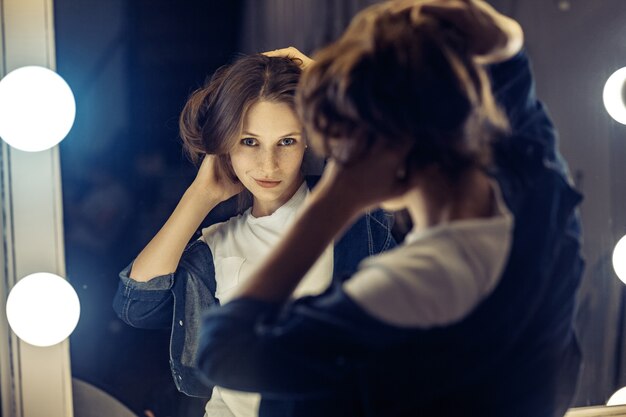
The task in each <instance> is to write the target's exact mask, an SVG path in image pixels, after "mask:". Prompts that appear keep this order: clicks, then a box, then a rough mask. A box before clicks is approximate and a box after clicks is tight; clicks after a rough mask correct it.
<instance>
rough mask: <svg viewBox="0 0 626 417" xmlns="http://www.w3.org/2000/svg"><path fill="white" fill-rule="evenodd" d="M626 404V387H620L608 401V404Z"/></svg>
mask: <svg viewBox="0 0 626 417" xmlns="http://www.w3.org/2000/svg"><path fill="white" fill-rule="evenodd" d="M623 404H626V387H623V388H620V389H618V390H617V391H616V392H615V394H613V395H611V398H609V400H608V401H607V402H606V405H623Z"/></svg>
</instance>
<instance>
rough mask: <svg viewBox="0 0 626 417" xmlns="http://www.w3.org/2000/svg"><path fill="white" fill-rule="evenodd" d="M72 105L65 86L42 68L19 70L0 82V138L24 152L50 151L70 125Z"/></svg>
mask: <svg viewBox="0 0 626 417" xmlns="http://www.w3.org/2000/svg"><path fill="white" fill-rule="evenodd" d="M75 115H76V102H75V101H74V94H72V90H71V89H70V87H69V85H67V83H66V82H65V80H63V78H61V76H60V75H58V74H57V73H56V72H54V71H51V70H49V69H47V68H44V67H35V66H29V67H22V68H18V69H16V70H14V71H11V72H10V73H8V74H7V75H6V76H5V77H4V78H3V79H2V80H0V137H1V138H2V139H4V141H5V142H7V143H8V144H9V145H11V146H12V147H14V148H16V149H20V150H22V151H28V152H37V151H43V150H46V149H49V148H52V147H53V146H55V145H56V144H58V143H59V142H61V140H63V138H65V136H67V134H68V133H69V131H70V129H71V128H72V124H73V123H74V116H75Z"/></svg>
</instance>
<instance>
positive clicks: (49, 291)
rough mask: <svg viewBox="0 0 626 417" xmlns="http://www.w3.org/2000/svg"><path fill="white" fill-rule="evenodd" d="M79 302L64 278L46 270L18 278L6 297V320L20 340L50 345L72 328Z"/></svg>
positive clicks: (63, 337)
mask: <svg viewBox="0 0 626 417" xmlns="http://www.w3.org/2000/svg"><path fill="white" fill-rule="evenodd" d="M79 315H80V303H79V301H78V295H77V294H76V291H74V288H73V287H72V286H71V285H70V283H69V282H67V281H66V280H65V279H63V278H61V277H60V276H58V275H54V274H50V273H47V272H38V273H35V274H31V275H28V276H26V277H24V278H22V279H21V280H19V281H18V283H17V284H15V286H14V287H13V288H12V289H11V292H10V293H9V297H8V298H7V320H8V321H9V325H10V326H11V329H13V331H14V332H15V334H16V335H17V336H18V337H19V338H20V339H22V340H23V341H25V342H27V343H30V344H31V345H35V346H52V345H55V344H57V343H59V342H61V341H63V340H65V339H66V338H67V337H68V336H69V335H70V334H71V333H72V331H73V330H74V328H75V327H76V324H77V323H78V317H79Z"/></svg>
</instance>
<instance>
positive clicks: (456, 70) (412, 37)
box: [297, 5, 507, 180]
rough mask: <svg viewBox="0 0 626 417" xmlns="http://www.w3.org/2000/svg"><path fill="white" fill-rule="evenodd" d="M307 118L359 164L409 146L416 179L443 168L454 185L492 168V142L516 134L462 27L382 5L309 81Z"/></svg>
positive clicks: (303, 92)
mask: <svg viewBox="0 0 626 417" xmlns="http://www.w3.org/2000/svg"><path fill="white" fill-rule="evenodd" d="M300 85H301V87H300V90H299V93H298V97H297V102H298V111H299V114H300V116H301V118H302V119H303V122H304V125H305V127H306V128H307V129H308V130H309V131H310V132H315V133H317V135H313V136H318V137H321V138H322V139H321V141H317V142H314V143H312V145H313V146H314V147H315V148H316V149H317V150H318V151H321V152H322V153H323V154H324V155H326V156H330V155H331V154H332V151H331V146H330V143H331V142H332V141H334V142H335V144H341V145H342V146H343V148H344V150H345V148H347V149H349V151H348V154H349V157H348V159H347V160H345V161H344V162H349V160H350V159H354V158H358V157H359V155H360V154H361V153H363V152H367V151H368V149H370V147H371V145H372V144H373V143H374V142H376V141H379V140H383V141H386V142H388V143H389V144H390V145H391V146H393V144H394V143H404V144H406V143H409V144H410V146H411V151H410V153H409V156H408V159H407V163H406V170H407V172H410V171H412V170H417V169H420V168H423V167H426V166H428V165H432V164H436V165H438V166H439V167H440V168H441V170H442V172H443V173H444V174H446V175H448V177H449V178H450V179H451V180H456V178H458V176H459V175H460V174H461V173H462V172H464V171H465V170H466V169H467V168H470V167H474V166H483V165H486V164H487V163H488V162H489V160H490V146H489V144H490V142H491V140H492V138H493V137H494V136H496V135H498V134H500V133H503V132H504V131H506V129H507V122H506V118H505V117H504V115H503V113H502V112H501V111H500V110H499V108H498V107H497V106H496V104H495V100H494V98H493V96H492V94H491V92H490V84H489V80H488V78H487V75H486V73H485V70H484V69H483V68H482V67H481V66H479V65H477V64H476V63H475V62H474V61H473V59H472V57H471V56H470V54H469V53H468V52H467V47H466V45H465V42H464V39H463V37H462V36H460V34H459V33H457V32H456V31H455V30H454V29H453V28H452V27H450V26H448V25H446V24H444V23H442V22H440V21H438V20H436V19H434V18H432V17H429V16H425V15H418V16H416V17H415V18H412V17H411V10H410V9H407V10H405V11H401V12H391V11H389V10H386V8H385V7H381V6H380V5H375V6H373V7H372V8H370V9H366V10H364V11H363V12H361V13H360V14H359V15H357V17H356V18H355V19H354V20H353V23H352V24H351V26H350V27H349V28H348V29H347V31H346V32H345V33H344V35H343V36H342V37H341V38H340V39H339V40H338V41H337V42H335V43H334V44H332V45H330V46H328V47H326V48H325V49H322V50H321V51H320V52H319V53H318V54H317V55H316V56H315V64H314V65H313V66H312V67H311V68H310V70H308V71H307V72H306V73H305V74H304V76H303V78H302V80H301V84H300Z"/></svg>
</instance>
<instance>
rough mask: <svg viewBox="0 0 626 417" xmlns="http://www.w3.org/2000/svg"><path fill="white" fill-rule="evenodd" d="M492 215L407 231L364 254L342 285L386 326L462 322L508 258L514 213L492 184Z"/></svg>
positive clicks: (492, 285)
mask: <svg viewBox="0 0 626 417" xmlns="http://www.w3.org/2000/svg"><path fill="white" fill-rule="evenodd" d="M492 189H493V192H494V197H495V199H494V200H495V207H494V215H493V216H492V217H489V218H481V219H470V220H459V221H453V222H449V223H445V224H440V225H437V226H435V227H432V228H428V229H425V230H414V231H412V232H411V233H409V234H408V235H407V236H406V238H405V241H404V243H403V244H402V245H400V246H398V247H397V248H395V249H393V250H391V251H389V252H386V253H383V254H380V255H377V256H374V257H370V258H367V259H365V260H363V261H362V262H361V264H360V265H359V271H358V272H357V273H356V274H355V275H354V276H353V277H352V278H351V279H349V280H348V281H346V282H345V283H344V285H343V288H344V290H345V292H346V293H347V295H348V296H349V297H350V298H352V299H353V300H354V301H355V302H356V303H357V304H358V305H359V306H361V307H362V308H363V309H364V310H365V311H366V312H367V313H368V314H370V315H371V316H373V317H375V318H377V319H378V320H380V321H383V322H385V323H387V324H390V325H395V326H401V327H419V328H430V327H435V326H444V325H449V324H452V323H454V322H456V321H459V320H461V319H462V318H464V317H466V316H467V315H468V314H470V313H471V312H472V310H473V309H474V308H475V307H476V306H477V305H478V304H479V303H480V302H481V301H482V300H484V299H485V298H486V297H487V296H488V295H489V294H490V293H491V292H492V291H493V289H494V288H495V287H496V285H497V284H498V282H499V281H500V278H501V276H502V272H503V269H504V267H505V265H506V261H507V259H508V255H509V251H510V247H511V241H512V233H513V232H512V231H513V216H512V214H511V212H510V211H509V209H508V208H507V206H506V204H505V203H504V201H503V199H502V196H501V193H500V188H499V186H498V184H497V183H496V182H492Z"/></svg>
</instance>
